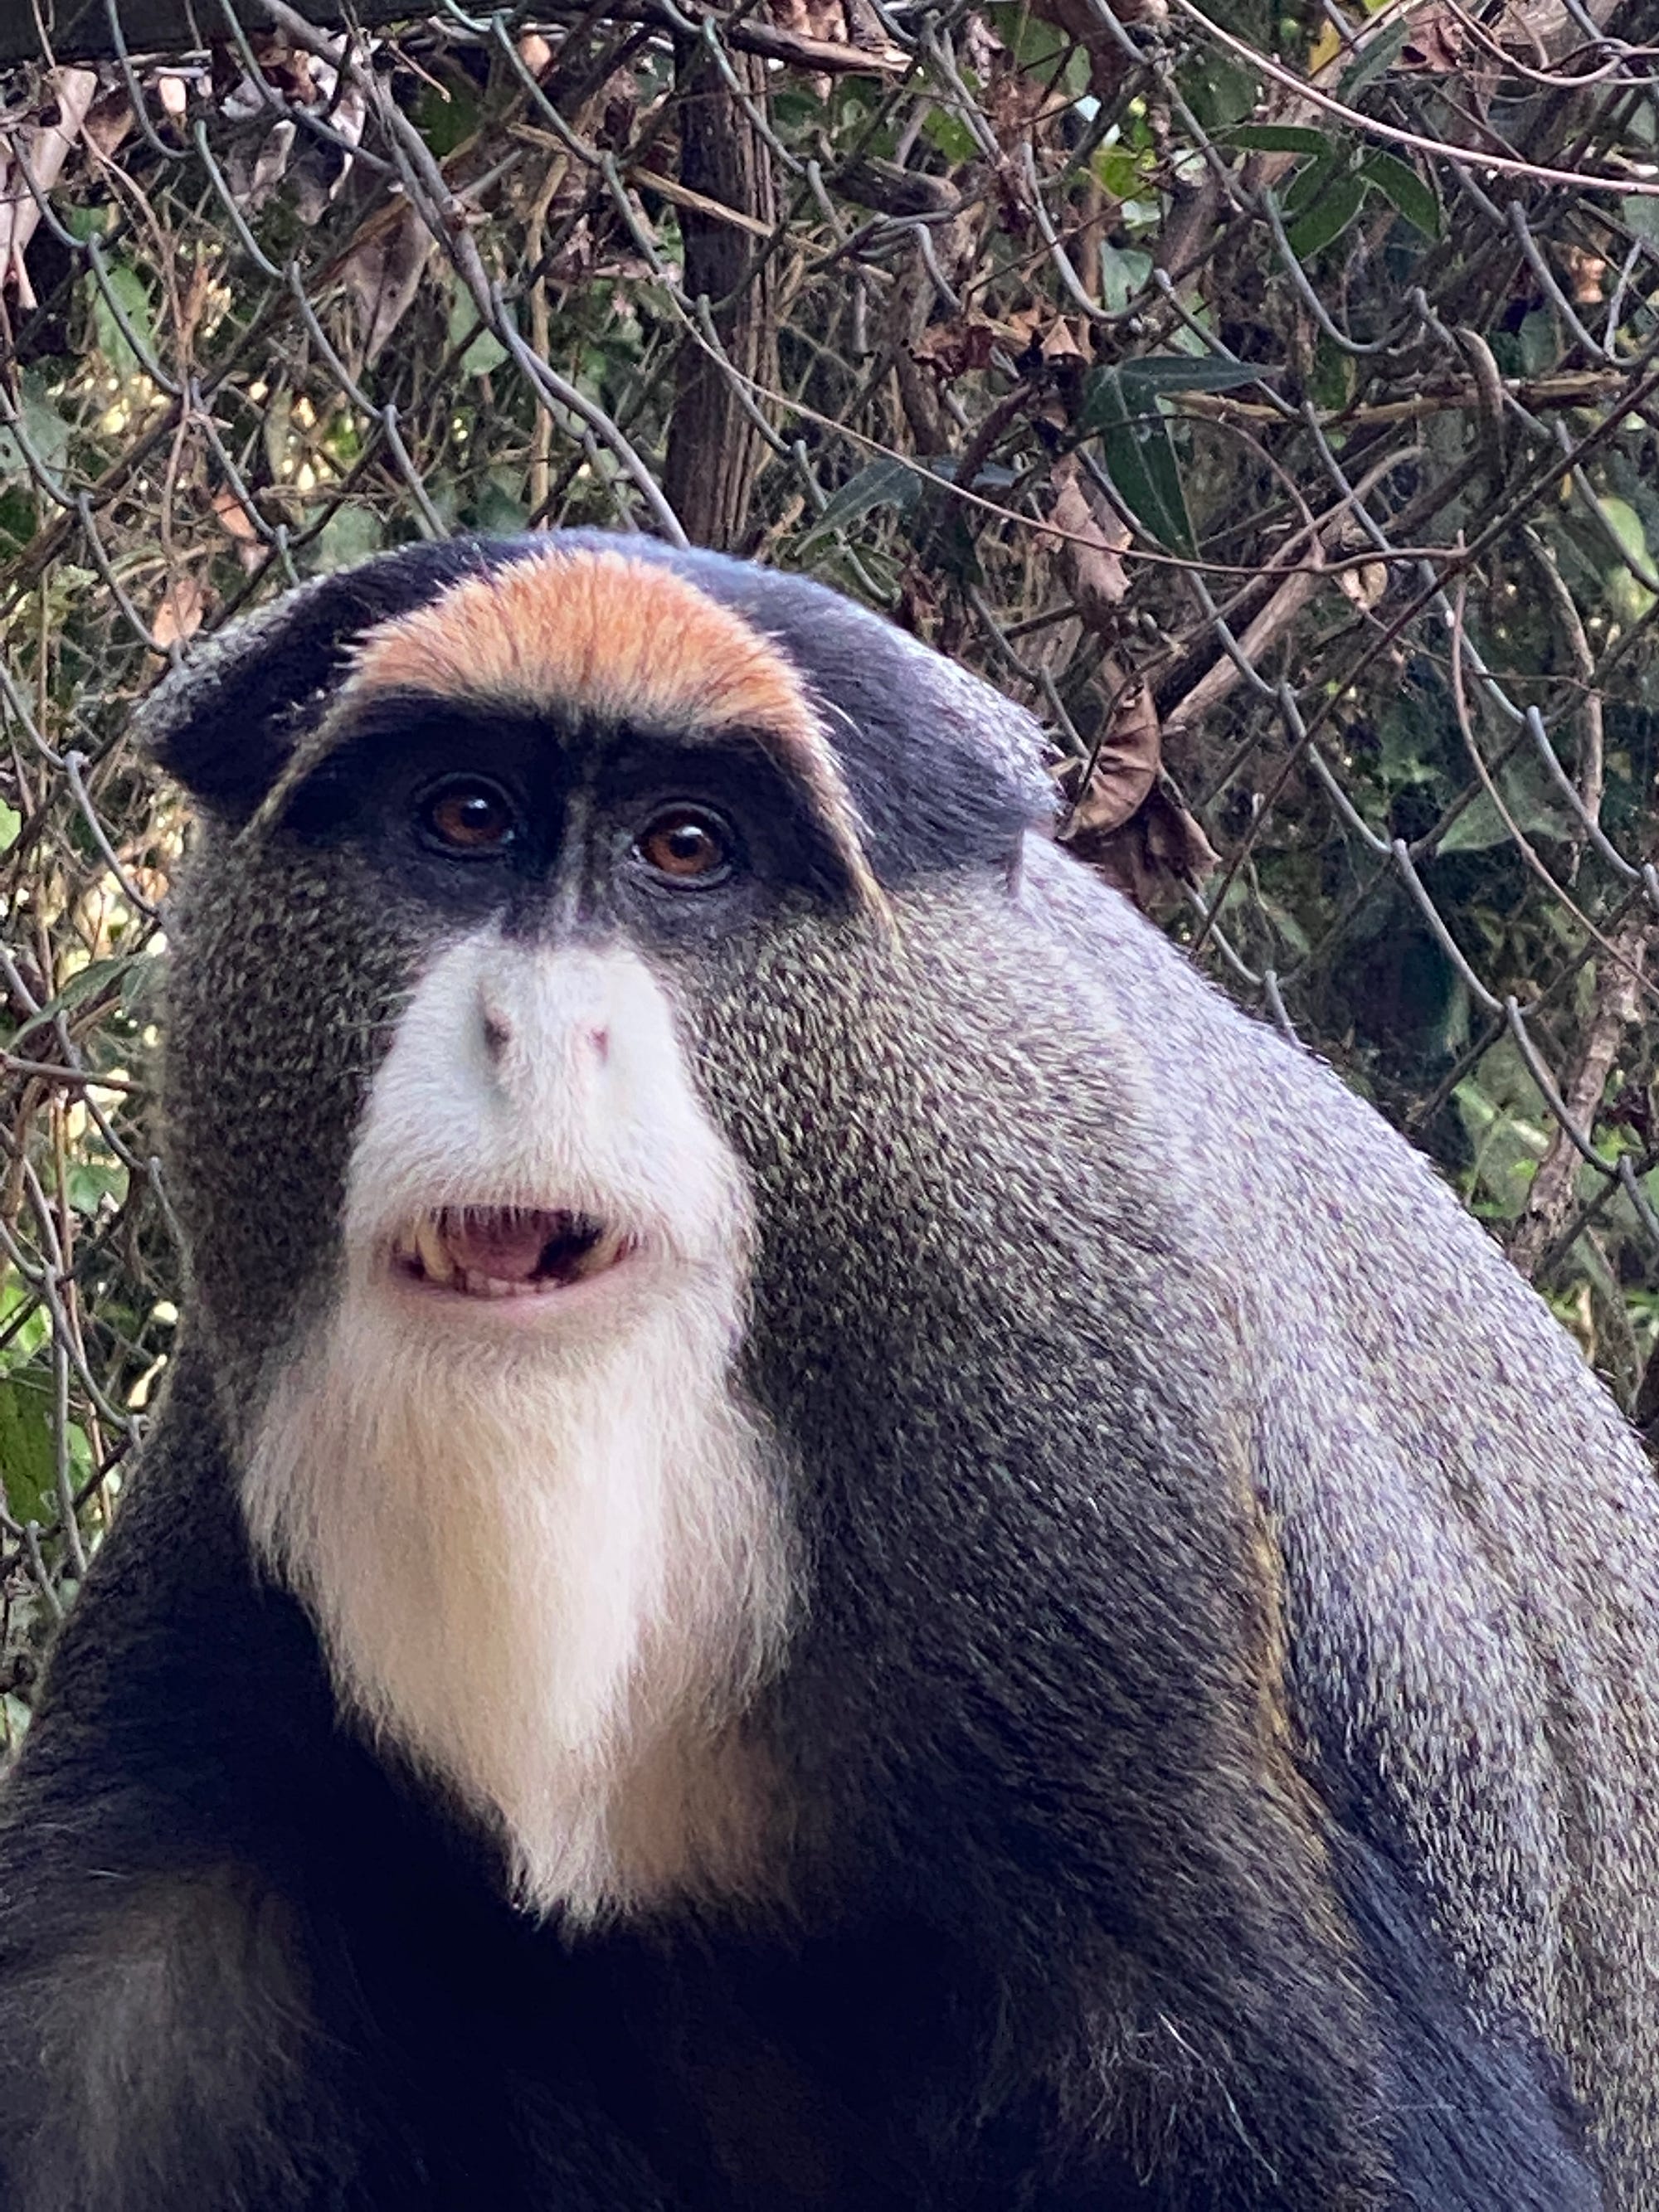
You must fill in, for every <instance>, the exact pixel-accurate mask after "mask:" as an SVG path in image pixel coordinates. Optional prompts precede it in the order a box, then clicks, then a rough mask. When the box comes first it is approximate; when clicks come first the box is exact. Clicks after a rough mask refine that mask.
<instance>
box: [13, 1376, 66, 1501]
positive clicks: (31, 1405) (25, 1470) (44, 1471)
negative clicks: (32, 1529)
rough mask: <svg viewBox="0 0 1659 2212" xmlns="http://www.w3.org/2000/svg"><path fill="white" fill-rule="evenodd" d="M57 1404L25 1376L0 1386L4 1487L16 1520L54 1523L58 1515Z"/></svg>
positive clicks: (43, 1386)
mask: <svg viewBox="0 0 1659 2212" xmlns="http://www.w3.org/2000/svg"><path fill="white" fill-rule="evenodd" d="M51 1405H52V1400H51V1397H50V1395H48V1393H47V1391H46V1387H45V1385H44V1384H36V1383H33V1382H31V1381H28V1380H27V1379H26V1378H25V1377H24V1376H21V1375H12V1376H8V1377H7V1378H6V1379H5V1381H4V1382H0V1487H3V1489H4V1491H5V1494H6V1510H8V1512H9V1513H10V1515H11V1516H12V1518H13V1520H15V1521H51V1520H53V1519H54V1518H55V1517H56V1516H57V1510H58V1455H57V1453H56V1452H55V1451H54V1450H53V1449H52V1420H51V1410H50V1409H51Z"/></svg>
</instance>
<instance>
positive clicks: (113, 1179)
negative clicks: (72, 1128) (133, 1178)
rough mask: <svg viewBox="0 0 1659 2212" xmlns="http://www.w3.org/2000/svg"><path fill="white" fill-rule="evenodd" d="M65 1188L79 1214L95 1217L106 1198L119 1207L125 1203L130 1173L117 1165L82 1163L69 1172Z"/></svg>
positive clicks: (87, 1161)
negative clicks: (92, 1214)
mask: <svg viewBox="0 0 1659 2212" xmlns="http://www.w3.org/2000/svg"><path fill="white" fill-rule="evenodd" d="M64 1188H65V1191H66V1194H67V1195H68V1198H69V1202H70V1205H71V1206H73V1207H74V1209H75V1211H76V1212H77V1213H88V1214H91V1213H96V1212H97V1211H98V1208H99V1206H100V1205H101V1204H102V1202H103V1200H105V1199H106V1198H112V1199H113V1200H115V1202H116V1204H117V1205H118V1206H119V1205H122V1204H124V1203H125V1200H126V1194H127V1171H126V1170H125V1168H124V1167H122V1166H121V1165H120V1164H119V1163H118V1162H111V1163H109V1164H106V1163H105V1162H103V1161H101V1160H80V1161H77V1162H76V1164H75V1165H74V1166H72V1167H71V1168H70V1171H69V1174H68V1176H67V1177H66V1178H65V1182H64Z"/></svg>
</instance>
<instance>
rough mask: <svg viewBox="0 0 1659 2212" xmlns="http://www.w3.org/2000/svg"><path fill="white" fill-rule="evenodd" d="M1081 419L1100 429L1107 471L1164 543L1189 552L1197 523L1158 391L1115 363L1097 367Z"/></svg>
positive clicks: (1143, 522) (1084, 424)
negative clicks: (1183, 486) (1189, 508)
mask: <svg viewBox="0 0 1659 2212" xmlns="http://www.w3.org/2000/svg"><path fill="white" fill-rule="evenodd" d="M1079 425H1080V427H1081V428H1083V429H1085V430H1097V431H1098V432H1099V433H1100V443H1101V453H1102V458H1103V459H1104V461H1105V464H1106V469H1107V473H1108V474H1109V476H1110V477H1111V479H1112V482H1113V483H1114V484H1115V486H1116V489H1117V494H1118V496H1119V498H1120V499H1121V500H1122V501H1123V503H1124V505H1125V506H1126V507H1127V508H1128V509H1129V512H1130V513H1132V514H1133V516H1134V518H1135V520H1136V521H1137V522H1139V523H1140V524H1141V525H1142V526H1144V527H1145V528H1146V530H1147V531H1149V532H1151V534H1152V536H1153V537H1154V538H1157V540H1158V544H1160V545H1163V546H1165V547H1167V548H1168V549H1169V550H1170V552H1172V553H1184V554H1186V555H1187V556H1188V557H1189V558H1190V557H1191V556H1192V555H1193V554H1194V551H1195V550H1196V549H1195V548H1194V543H1193V526H1192V522H1191V520H1190V519H1189V517H1188V513H1187V500H1186V495H1185V494H1184V493H1183V492H1182V489H1181V471H1180V470H1179V468H1178V467H1177V466H1176V453H1175V445H1174V442H1173V441H1172V440H1171V438H1170V426H1169V424H1168V423H1167V422H1165V421H1164V416H1163V415H1162V414H1161V413H1160V412H1159V410H1158V395H1157V394H1156V392H1153V391H1152V389H1151V387H1150V386H1147V385H1146V384H1145V383H1143V384H1142V385H1141V386H1140V388H1139V391H1138V392H1137V390H1136V389H1135V386H1134V383H1133V379H1132V378H1130V377H1128V376H1127V375H1125V374H1121V373H1120V371H1118V370H1117V369H1115V368H1097V369H1096V370H1095V372H1094V374H1093V375H1092V376H1091V378H1090V379H1089V381H1088V383H1087V385H1086V386H1085V388H1084V398H1083V411H1082V414H1081V416H1080V417H1079Z"/></svg>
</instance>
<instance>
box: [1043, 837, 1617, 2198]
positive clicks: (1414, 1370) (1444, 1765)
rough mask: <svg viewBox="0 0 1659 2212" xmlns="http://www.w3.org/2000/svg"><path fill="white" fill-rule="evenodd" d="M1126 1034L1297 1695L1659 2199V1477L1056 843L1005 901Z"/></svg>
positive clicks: (1561, 1356)
mask: <svg viewBox="0 0 1659 2212" xmlns="http://www.w3.org/2000/svg"><path fill="white" fill-rule="evenodd" d="M1026 902H1027V904H1028V906H1029V907H1030V909H1031V911H1033V912H1034V913H1036V914H1038V915H1042V917H1043V919H1044V920H1045V921H1047V922H1048V924H1049V926H1050V927H1052V928H1053V929H1054V932H1055V934H1056V935H1057V937H1058V938H1059V939H1060V941H1061V942H1062V943H1063V944H1064V945H1066V948H1067V951H1068V953H1069V955H1070V957H1071V958H1072V959H1073V961H1074V962H1075V963H1077V972H1078V973H1079V976H1086V977H1087V979H1088V983H1087V987H1088V988H1089V989H1090V990H1091V993H1097V994H1099V998H1100V1000H1101V1002H1102V1003H1103V1005H1104V1006H1108V1007H1109V1008H1110V1009H1111V1010H1112V1012H1113V1014H1114V1015H1115V1018H1116V1019H1117V1020H1118V1021H1120V1022H1121V1024H1122V1025H1123V1027H1124V1030H1125V1031H1126V1033H1127V1034H1129V1035H1131V1036H1133V1038H1134V1041H1135V1047H1136V1049H1137V1051H1138V1052H1139V1054H1142V1055H1144V1061H1145V1066H1146V1073H1147V1077H1148V1079H1149V1080H1150V1081H1151V1083H1152V1085H1153V1088H1154V1091H1155V1093H1156V1095H1157V1096H1158V1098H1159V1099H1160V1100H1161V1101H1162V1102H1163V1103H1162V1106H1161V1109H1160V1113H1159V1117H1158V1118H1159V1125H1160V1128H1159V1140H1160V1142H1161V1144H1163V1145H1164V1146H1167V1156H1166V1168H1165V1187H1166V1189H1167V1191H1168V1193H1169V1195H1170V1202H1171V1204H1172V1205H1174V1206H1177V1207H1179V1208H1180V1209H1181V1210H1182V1212H1183V1213H1184V1214H1185V1216H1186V1217H1187V1218H1188V1222H1189V1224H1190V1227H1191V1233H1193V1234H1195V1235H1196V1234H1202V1235H1203V1236H1204V1237H1206V1238H1208V1239H1211V1240H1213V1243H1214V1246H1215V1248H1216V1250H1217V1253H1218V1260H1219V1264H1221V1265H1222V1266H1223V1267H1225V1272H1226V1273H1227V1275H1228V1276H1229V1278H1230V1279H1231V1283H1232V1285H1233V1286H1234V1289H1235V1292H1236V1295H1237V1298H1238V1300H1239V1304H1240V1308H1241V1322H1242V1333H1243V1340H1244V1344H1245V1346H1246V1347H1247V1354H1246V1356H1247V1358H1248V1359H1249V1365H1250V1371H1251V1378H1252V1397H1253V1399H1254V1401H1255V1403H1254V1407H1253V1416H1254V1421H1255V1449H1254V1454H1253V1460H1254V1465H1255V1480H1256V1482H1257V1484H1258V1486H1259V1488H1260V1492H1261V1497H1262V1498H1263V1500H1264V1502H1265V1504H1267V1509H1268V1511H1269V1513H1270V1515H1271V1516H1272V1522H1273V1528H1274V1530H1275V1531H1276V1534H1277V1535H1278V1539H1279V1543H1280V1545H1281V1546H1282V1548H1283V1553H1284V1559H1285V1586H1286V1594H1287V1598H1288V1608H1289V1626H1290V1631H1291V1651H1292V1655H1293V1667H1292V1675H1293V1682H1294V1686H1295V1691H1296V1694H1297V1703H1298V1707H1299V1714H1300V1717H1301V1719H1302V1721H1303V1723H1304V1726H1305V1728H1306V1729H1307V1730H1308V1733H1309V1735H1310V1737H1311V1738H1312V1740H1313V1741H1315V1742H1316V1743H1317V1744H1318V1745H1319V1747H1321V1749H1322V1753H1323V1754H1324V1757H1325V1759H1326V1760H1327V1762H1328V1765H1329V1766H1330V1768H1332V1769H1333V1770H1340V1769H1342V1768H1345V1767H1349V1766H1352V1765H1358V1766H1360V1767H1362V1768H1363V1769H1364V1770H1365V1771H1367V1772H1368V1773H1369V1774H1371V1775H1374V1776H1376V1778H1379V1779H1380V1780H1381V1782H1382V1784H1383V1792H1382V1796H1383V1804H1384V1805H1386V1807H1387V1810H1388V1815H1389V1820H1390V1822H1391V1823H1392V1824H1393V1825H1394V1826H1395V1830H1396V1832H1397V1834H1398V1837H1399V1838H1400V1841H1401V1845H1402V1846H1403V1848H1404V1849H1405V1850H1406V1851H1407V1855H1408V1856H1409V1857H1411V1858H1413V1860H1417V1861H1420V1863H1421V1864H1422V1865H1423V1867H1424V1868H1425V1872H1426V1875H1427V1878H1428V1881H1429V1882H1430V1885H1431V1890H1432V1893H1433V1896H1434V1899H1435V1905H1436V1911H1437V1918H1438V1921H1439V1923H1440V1925H1441V1927H1442V1929H1443V1930H1444V1932H1445V1933H1446V1934H1447V1936H1449V1939H1450V1941H1451V1942H1452V1944H1453V1946H1454V1948H1455V1950H1456V1952H1457V1954H1459V1957H1460V1959H1461V1960H1462V1961H1463V1962H1464V1964H1465V1965H1466V1966H1467V1968H1468V1971H1469V1972H1470V1974H1471V1977H1472V1978H1473V1980H1474V1984H1475V1986H1476V1987H1477V1989H1479V1990H1481V1991H1483V1992H1484V1993H1486V1996H1487V1997H1488V1999H1489V2000H1490V2001H1491V2002H1494V2003H1495V2004H1497V2005H1498V2006H1500V2007H1508V2006H1513V2007H1516V2008H1519V2009H1520V2010H1521V2011H1522V2013H1523V2014H1524V2015H1525V2016H1526V2017H1527V2018H1528V2019H1529V2020H1530V2021H1533V2022H1534V2025H1535V2026H1536V2027H1537V2028H1538V2030H1539V2032H1540V2033H1541V2034H1542V2035H1543V2036H1544V2037H1545V2039H1547V2041H1548V2042H1549V2043H1550V2044H1551V2045H1553V2047H1554V2048H1555V2049H1557V2050H1559V2051H1564V2052H1565V2053H1568V2054H1569V2055H1570V2057H1571V2070H1572V2074H1573V2077H1574V2079H1575V2081H1576V2082H1577V2086H1578V2088H1579V2090H1580V2092H1581V2093H1582V2094H1583V2096H1584V2098H1585V2099H1586V2100H1587V2101H1588V2102H1589V2105H1590V2106H1591V2107H1592V2109H1593V2110H1594V2111H1595V2112H1596V2113H1597V2115H1598V2118H1599V2123H1600V2129H1601V2135H1602V2139H1603V2140H1604V2142H1607V2143H1608V2144H1610V2145H1615V2146H1619V2147H1620V2153H1619V2157H1618V2161H1617V2162H1618V2165H1619V2167H1620V2174H1621V2182H1620V2190H1619V2193H1618V2194H1617V2196H1616V2198H1615V2201H1616V2202H1618V2203H1621V2204H1626V2205H1628V2206H1630V2207H1631V2208H1632V2212H1636V2208H1641V2212H1650V2208H1652V2207H1653V2206H1655V2205H1659V1786H1656V1785H1659V1486H1656V1482H1655V1478H1654V1475H1653V1472H1652V1469H1651V1468H1650V1466H1649V1464H1648V1462H1647V1460H1646V1458H1645V1456H1644V1454H1643V1452H1642V1450H1641V1449H1640V1447H1639V1445H1638V1442H1637V1440H1636V1438H1635V1437H1634V1436H1633V1435H1632V1433H1631V1431H1629V1430H1628V1428H1627V1427H1626V1425H1625V1423H1624V1422H1623V1421H1622V1419H1620V1415H1619V1413H1618V1412H1617V1410H1616V1408H1615V1407H1613V1403H1612V1401H1610V1400H1609V1399H1608V1398H1607V1395H1605V1393H1604V1392H1603V1391H1602V1390H1601V1389H1600V1388H1599V1387H1598V1386H1597V1385H1596V1383H1595V1382H1594V1381H1593V1379H1592V1378H1591V1377H1590V1376H1589V1374H1588V1373H1587V1371H1586V1370H1585V1367H1584V1364H1583V1359H1582V1358H1581V1357H1580V1355H1579V1353H1578V1351H1577V1347H1576V1346H1574V1345H1573V1344H1572V1343H1571V1341H1570V1340H1569V1339H1568V1338H1567V1336H1566V1335H1565V1332H1564V1331H1563V1330H1562V1329H1561V1328H1559V1325H1558V1324H1557V1322H1556V1321H1555V1319H1554V1316H1553V1315H1552V1314H1551V1313H1550V1312H1549V1310H1548V1309H1547V1307H1546V1306H1545V1304H1544V1303H1543V1301H1542V1300H1541V1298H1539V1297H1536V1296H1535V1295H1534V1292H1533V1291H1531V1290H1530V1289H1529V1288H1528V1285H1526V1284H1525V1283H1524V1282H1522V1280H1521V1279H1520V1278H1519V1277H1518V1276H1517V1275H1516V1273H1515V1271H1514V1270H1513V1269H1512V1268H1511V1267H1510V1265H1509V1263H1508V1261H1506V1260H1505V1259H1504V1256H1503V1255H1502V1253H1501V1252H1500V1251H1499V1250H1498V1247H1497V1246H1496V1245H1495V1244H1494V1243H1492V1240H1491V1238H1490V1237H1487V1236H1486V1233H1485V1232H1484V1231H1482V1230H1481V1229H1480V1227H1479V1226H1478V1225H1476V1223H1475V1222H1474V1221H1473V1220H1472V1219H1470V1218H1468V1216H1467V1215H1466V1214H1465V1213H1464V1212H1462V1209H1461V1208H1460V1207H1459V1206H1457V1205H1456V1203H1455V1200H1453V1198H1452V1196H1451V1195H1450V1194H1449V1192H1448V1191H1447V1190H1446V1189H1445V1188H1444V1187H1443V1185H1442V1184H1441V1182H1439V1180H1438V1178H1437V1176H1435V1174H1434V1173H1433V1172H1432V1170H1431V1169H1430V1167H1429V1166H1428V1164H1426V1163H1425V1161H1424V1160H1422V1159H1421V1158H1419V1157H1418V1156H1417V1155H1416V1154H1415V1153H1413V1152H1412V1151H1411V1149H1410V1148H1409V1147H1408V1146H1407V1145H1405V1144H1404V1143H1403V1142H1402V1141H1401V1139H1399V1138H1398V1137H1397V1136H1396V1135H1395V1133H1394V1132H1393V1131H1392V1130H1390V1129H1389V1127H1387V1126H1386V1125H1385V1124H1384V1122H1383V1121H1382V1120H1381V1119H1380V1117H1379V1116H1378V1115H1376V1114H1375V1113H1374V1112H1372V1110H1371V1109H1370V1108H1369V1107H1368V1106H1366V1105H1365V1104H1364V1103H1362V1102H1361V1101H1360V1100H1358V1099H1357V1098H1355V1097H1353V1096H1352V1094H1351V1093H1350V1092H1349V1091H1347V1090H1346V1088H1345V1087H1344V1086H1343V1085H1342V1084H1341V1083H1340V1082H1339V1081H1338V1079H1336V1077H1335V1076H1334V1074H1333V1073H1331V1072H1330V1070H1329V1069H1328V1068H1327V1067H1326V1066H1323V1065H1322V1063H1320V1062H1319V1061H1318V1060H1315V1059H1313V1058H1311V1057H1308V1056H1303V1055H1299V1054H1296V1053H1294V1052H1292V1051H1291V1050H1288V1049H1287V1048H1285V1045H1284V1044H1283V1043H1282V1042H1280V1040H1279V1038H1278V1037H1277V1036H1274V1035H1273V1033H1272V1032H1271V1031H1269V1030H1266V1029H1264V1028H1262V1027H1261V1026H1260V1025H1258V1024H1255V1023H1252V1022H1250V1021H1249V1020H1247V1019H1246V1018H1243V1016H1242V1015H1241V1014H1239V1013H1238V1012H1237V1011H1236V1010H1235V1009H1234V1008H1233V1007H1231V1006H1229V1005H1225V1004H1224V1003H1223V1002H1222V1001H1221V1000H1220V997H1219V994H1218V993H1216V992H1215V991H1213V990H1212V989H1211V988H1209V987H1207V986H1206V984H1205V983H1204V982H1203V981H1201V980H1200V978H1199V977H1198V976H1197V975H1195V974H1194V971H1193V969H1192V968H1191V967H1190V965H1189V964H1188V963H1187V962H1186V961H1185V960H1184V959H1183V958H1182V957H1181V956H1180V955H1179V954H1178V953H1177V952H1176V951H1174V950H1173V949H1172V948H1171V947H1170V945H1169V944H1168V943H1167V942H1166V941H1165V940H1164V939H1162V938H1161V937H1160V936H1158V934H1157V933H1155V932H1154V931H1152V930H1151V929H1149V928H1148V927H1146V926H1145V925H1144V924H1143V923H1142V922H1141V921H1139V919H1138V918H1137V917H1136V916H1134V915H1132V914H1130V913H1129V912H1128V911H1127V909H1126V908H1124V907H1123V906H1122V905H1121V903H1120V902H1118V901H1117V900H1115V898H1113V897H1112V896H1110V895H1109V894H1103V893H1102V891H1101V890H1099V889H1098V888H1097V887H1096V886H1095V885H1093V884H1091V883H1089V882H1088V881H1087V880H1086V879H1085V877H1084V876H1083V875H1082V873H1081V872H1080V871H1079V870H1078V869H1077V868H1075V867H1073V866H1071V865H1070V864H1069V863H1067V862H1066V860H1064V859H1062V858H1061V857H1060V855H1058V854H1054V853H1053V852H1051V851H1047V850H1042V849H1034V850H1033V852H1032V854H1031V856H1030V876H1029V880H1028V889H1027V891H1026Z"/></svg>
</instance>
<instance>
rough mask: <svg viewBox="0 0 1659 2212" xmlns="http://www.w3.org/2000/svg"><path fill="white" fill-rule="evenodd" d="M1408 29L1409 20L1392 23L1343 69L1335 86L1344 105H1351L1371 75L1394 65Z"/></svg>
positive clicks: (1409, 27) (1380, 74)
mask: <svg viewBox="0 0 1659 2212" xmlns="http://www.w3.org/2000/svg"><path fill="white" fill-rule="evenodd" d="M1410 30H1411V25H1410V24H1409V22H1401V23H1394V24H1391V25H1390V26H1389V28H1388V29H1387V30H1386V31H1384V32H1383V33H1382V35H1381V36H1380V37H1379V38H1376V39H1372V40H1370V42H1369V43H1368V44H1367V46H1366V48H1365V51H1364V53H1363V54H1361V56H1360V57H1359V59H1358V61H1357V62H1356V63H1355V64H1354V65H1353V67H1352V69H1351V70H1346V71H1345V73H1344V75H1343V77H1342V81H1341V82H1340V84H1339V85H1338V86H1337V88H1336V96H1337V98H1338V99H1339V100H1341V101H1342V103H1343V105H1344V106H1352V104H1353V96H1354V94H1355V93H1357V92H1360V91H1363V90H1364V88H1365V86H1366V85H1368V84H1369V83H1370V82H1371V79H1372V78H1373V77H1378V76H1382V74H1383V70H1389V69H1392V68H1393V67H1394V65H1395V62H1396V61H1397V60H1398V59H1399V58H1400V49H1401V47H1402V46H1404V45H1405V43H1406V39H1407V34H1408V33H1409V32H1410Z"/></svg>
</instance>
